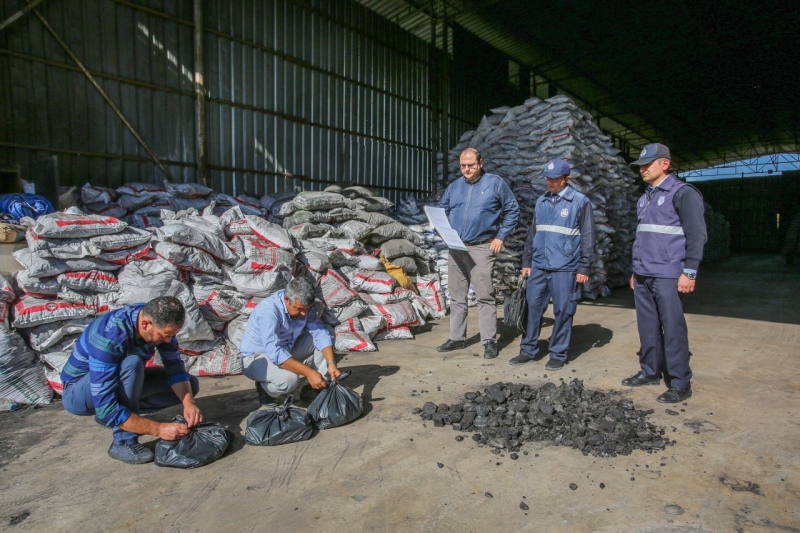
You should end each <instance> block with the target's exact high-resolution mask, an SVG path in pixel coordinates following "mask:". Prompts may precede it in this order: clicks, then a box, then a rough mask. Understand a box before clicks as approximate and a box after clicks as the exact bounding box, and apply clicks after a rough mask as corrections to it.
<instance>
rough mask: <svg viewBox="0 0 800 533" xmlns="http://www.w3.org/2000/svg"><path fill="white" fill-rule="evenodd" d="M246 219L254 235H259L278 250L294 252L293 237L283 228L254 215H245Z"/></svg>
mask: <svg viewBox="0 0 800 533" xmlns="http://www.w3.org/2000/svg"><path fill="white" fill-rule="evenodd" d="M245 219H246V220H247V223H248V224H250V229H251V230H252V232H253V234H254V235H257V236H258V238H259V239H261V240H262V241H264V242H266V243H269V244H271V245H272V246H274V247H276V248H283V249H284V250H290V251H293V250H294V246H293V245H292V237H291V235H289V232H288V231H286V230H285V229H283V228H282V227H280V226H277V225H275V224H272V223H270V222H267V221H266V220H264V219H263V218H260V217H257V216H254V215H245Z"/></svg>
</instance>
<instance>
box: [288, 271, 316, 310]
mask: <svg viewBox="0 0 800 533" xmlns="http://www.w3.org/2000/svg"><path fill="white" fill-rule="evenodd" d="M283 295H284V296H286V299H288V300H289V301H290V302H292V303H294V302H300V305H302V306H303V307H310V306H311V304H313V303H314V299H315V298H316V295H315V294H314V285H312V284H311V282H310V281H308V280H307V279H306V278H304V277H302V276H300V277H296V278H294V279H293V280H292V281H290V282H289V284H288V285H287V286H286V292H285V293H284V294H283Z"/></svg>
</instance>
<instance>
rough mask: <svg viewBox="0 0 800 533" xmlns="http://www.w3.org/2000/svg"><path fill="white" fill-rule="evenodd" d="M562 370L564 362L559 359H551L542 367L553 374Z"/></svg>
mask: <svg viewBox="0 0 800 533" xmlns="http://www.w3.org/2000/svg"><path fill="white" fill-rule="evenodd" d="M562 368H564V361H561V360H560V359H553V358H552V357H551V358H550V360H549V361H547V364H546V365H544V369H545V370H552V371H553V372H555V371H556V370H561V369H562Z"/></svg>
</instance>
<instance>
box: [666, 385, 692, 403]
mask: <svg viewBox="0 0 800 533" xmlns="http://www.w3.org/2000/svg"><path fill="white" fill-rule="evenodd" d="M691 396H692V389H675V388H669V389H667V392H665V393H664V394H662V395H661V396H659V397H658V401H659V402H661V403H681V402H682V401H684V400H685V399H686V398H690V397H691Z"/></svg>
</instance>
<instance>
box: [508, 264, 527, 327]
mask: <svg viewBox="0 0 800 533" xmlns="http://www.w3.org/2000/svg"><path fill="white" fill-rule="evenodd" d="M527 286H528V278H520V280H519V285H518V286H517V288H516V290H514V292H512V293H511V296H508V297H507V298H506V300H505V302H503V324H505V325H506V326H508V327H510V328H517V331H519V332H520V333H522V334H523V335H524V334H525V329H526V328H527V326H528V299H527V296H526V287H527Z"/></svg>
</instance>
